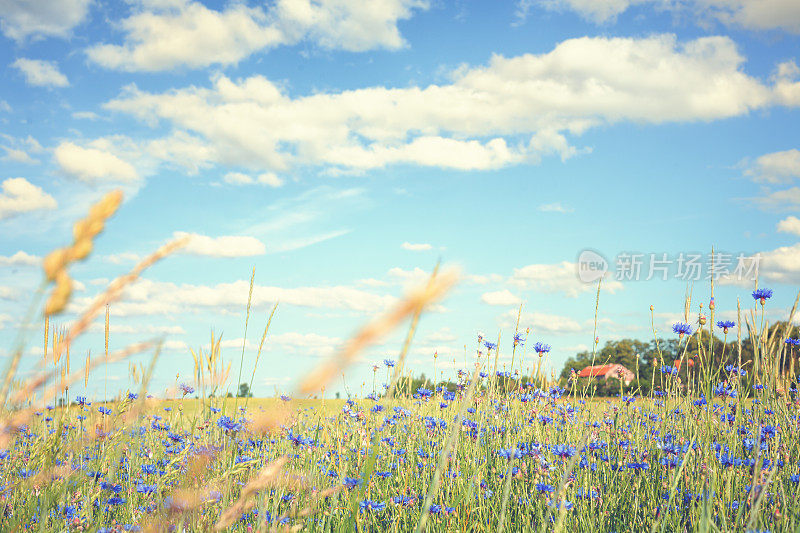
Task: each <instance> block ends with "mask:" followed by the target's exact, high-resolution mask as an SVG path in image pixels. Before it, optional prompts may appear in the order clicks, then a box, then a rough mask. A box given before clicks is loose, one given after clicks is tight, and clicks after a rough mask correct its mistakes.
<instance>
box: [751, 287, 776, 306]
mask: <svg viewBox="0 0 800 533" xmlns="http://www.w3.org/2000/svg"><path fill="white" fill-rule="evenodd" d="M769 298H772V289H757V290H755V291H753V300H758V301H760V302H761V305H764V304H765V303H766V302H767V300H768V299H769Z"/></svg>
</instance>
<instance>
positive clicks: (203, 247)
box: [173, 231, 266, 257]
mask: <svg viewBox="0 0 800 533" xmlns="http://www.w3.org/2000/svg"><path fill="white" fill-rule="evenodd" d="M173 237H174V238H176V239H180V238H183V237H189V242H188V244H187V245H186V246H185V247H183V248H182V249H181V251H182V252H183V253H188V254H194V255H206V256H210V257H248V256H253V255H263V254H264V253H265V252H266V247H265V246H264V243H262V242H261V241H259V240H258V239H256V238H255V237H248V236H245V235H224V236H221V237H209V236H207V235H199V234H197V233H186V232H184V231H176V232H175V233H174V234H173Z"/></svg>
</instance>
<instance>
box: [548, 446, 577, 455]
mask: <svg viewBox="0 0 800 533" xmlns="http://www.w3.org/2000/svg"><path fill="white" fill-rule="evenodd" d="M550 451H552V452H553V455H557V456H559V457H561V458H562V459H566V458H568V457H572V456H573V455H575V447H574V446H569V445H568V444H556V445H555V446H553V447H552V448H551V449H550Z"/></svg>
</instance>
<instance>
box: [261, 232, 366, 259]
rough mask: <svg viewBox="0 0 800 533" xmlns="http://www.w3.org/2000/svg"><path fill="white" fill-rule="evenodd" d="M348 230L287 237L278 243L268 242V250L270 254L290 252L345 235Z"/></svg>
mask: <svg viewBox="0 0 800 533" xmlns="http://www.w3.org/2000/svg"><path fill="white" fill-rule="evenodd" d="M350 231H351V230H349V229H340V230H334V231H328V232H326V233H320V234H317V235H311V236H308V237H298V238H296V239H288V240H285V241H283V242H280V243H275V244H270V246H269V248H268V252H269V253H271V254H279V253H285V252H292V251H294V250H300V249H301V248H307V247H308V246H313V245H315V244H319V243H321V242H325V241H329V240H331V239H335V238H336V237H341V236H342V235H347V234H348V233H350Z"/></svg>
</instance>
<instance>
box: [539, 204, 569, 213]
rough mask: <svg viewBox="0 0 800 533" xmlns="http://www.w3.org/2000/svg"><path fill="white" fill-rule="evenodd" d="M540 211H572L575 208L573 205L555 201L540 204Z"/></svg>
mask: <svg viewBox="0 0 800 533" xmlns="http://www.w3.org/2000/svg"><path fill="white" fill-rule="evenodd" d="M539 211H543V212H545V213H572V212H573V211H575V210H574V209H573V208H571V207H566V206H564V205H562V204H561V202H554V203H552V204H541V205H540V206H539Z"/></svg>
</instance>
